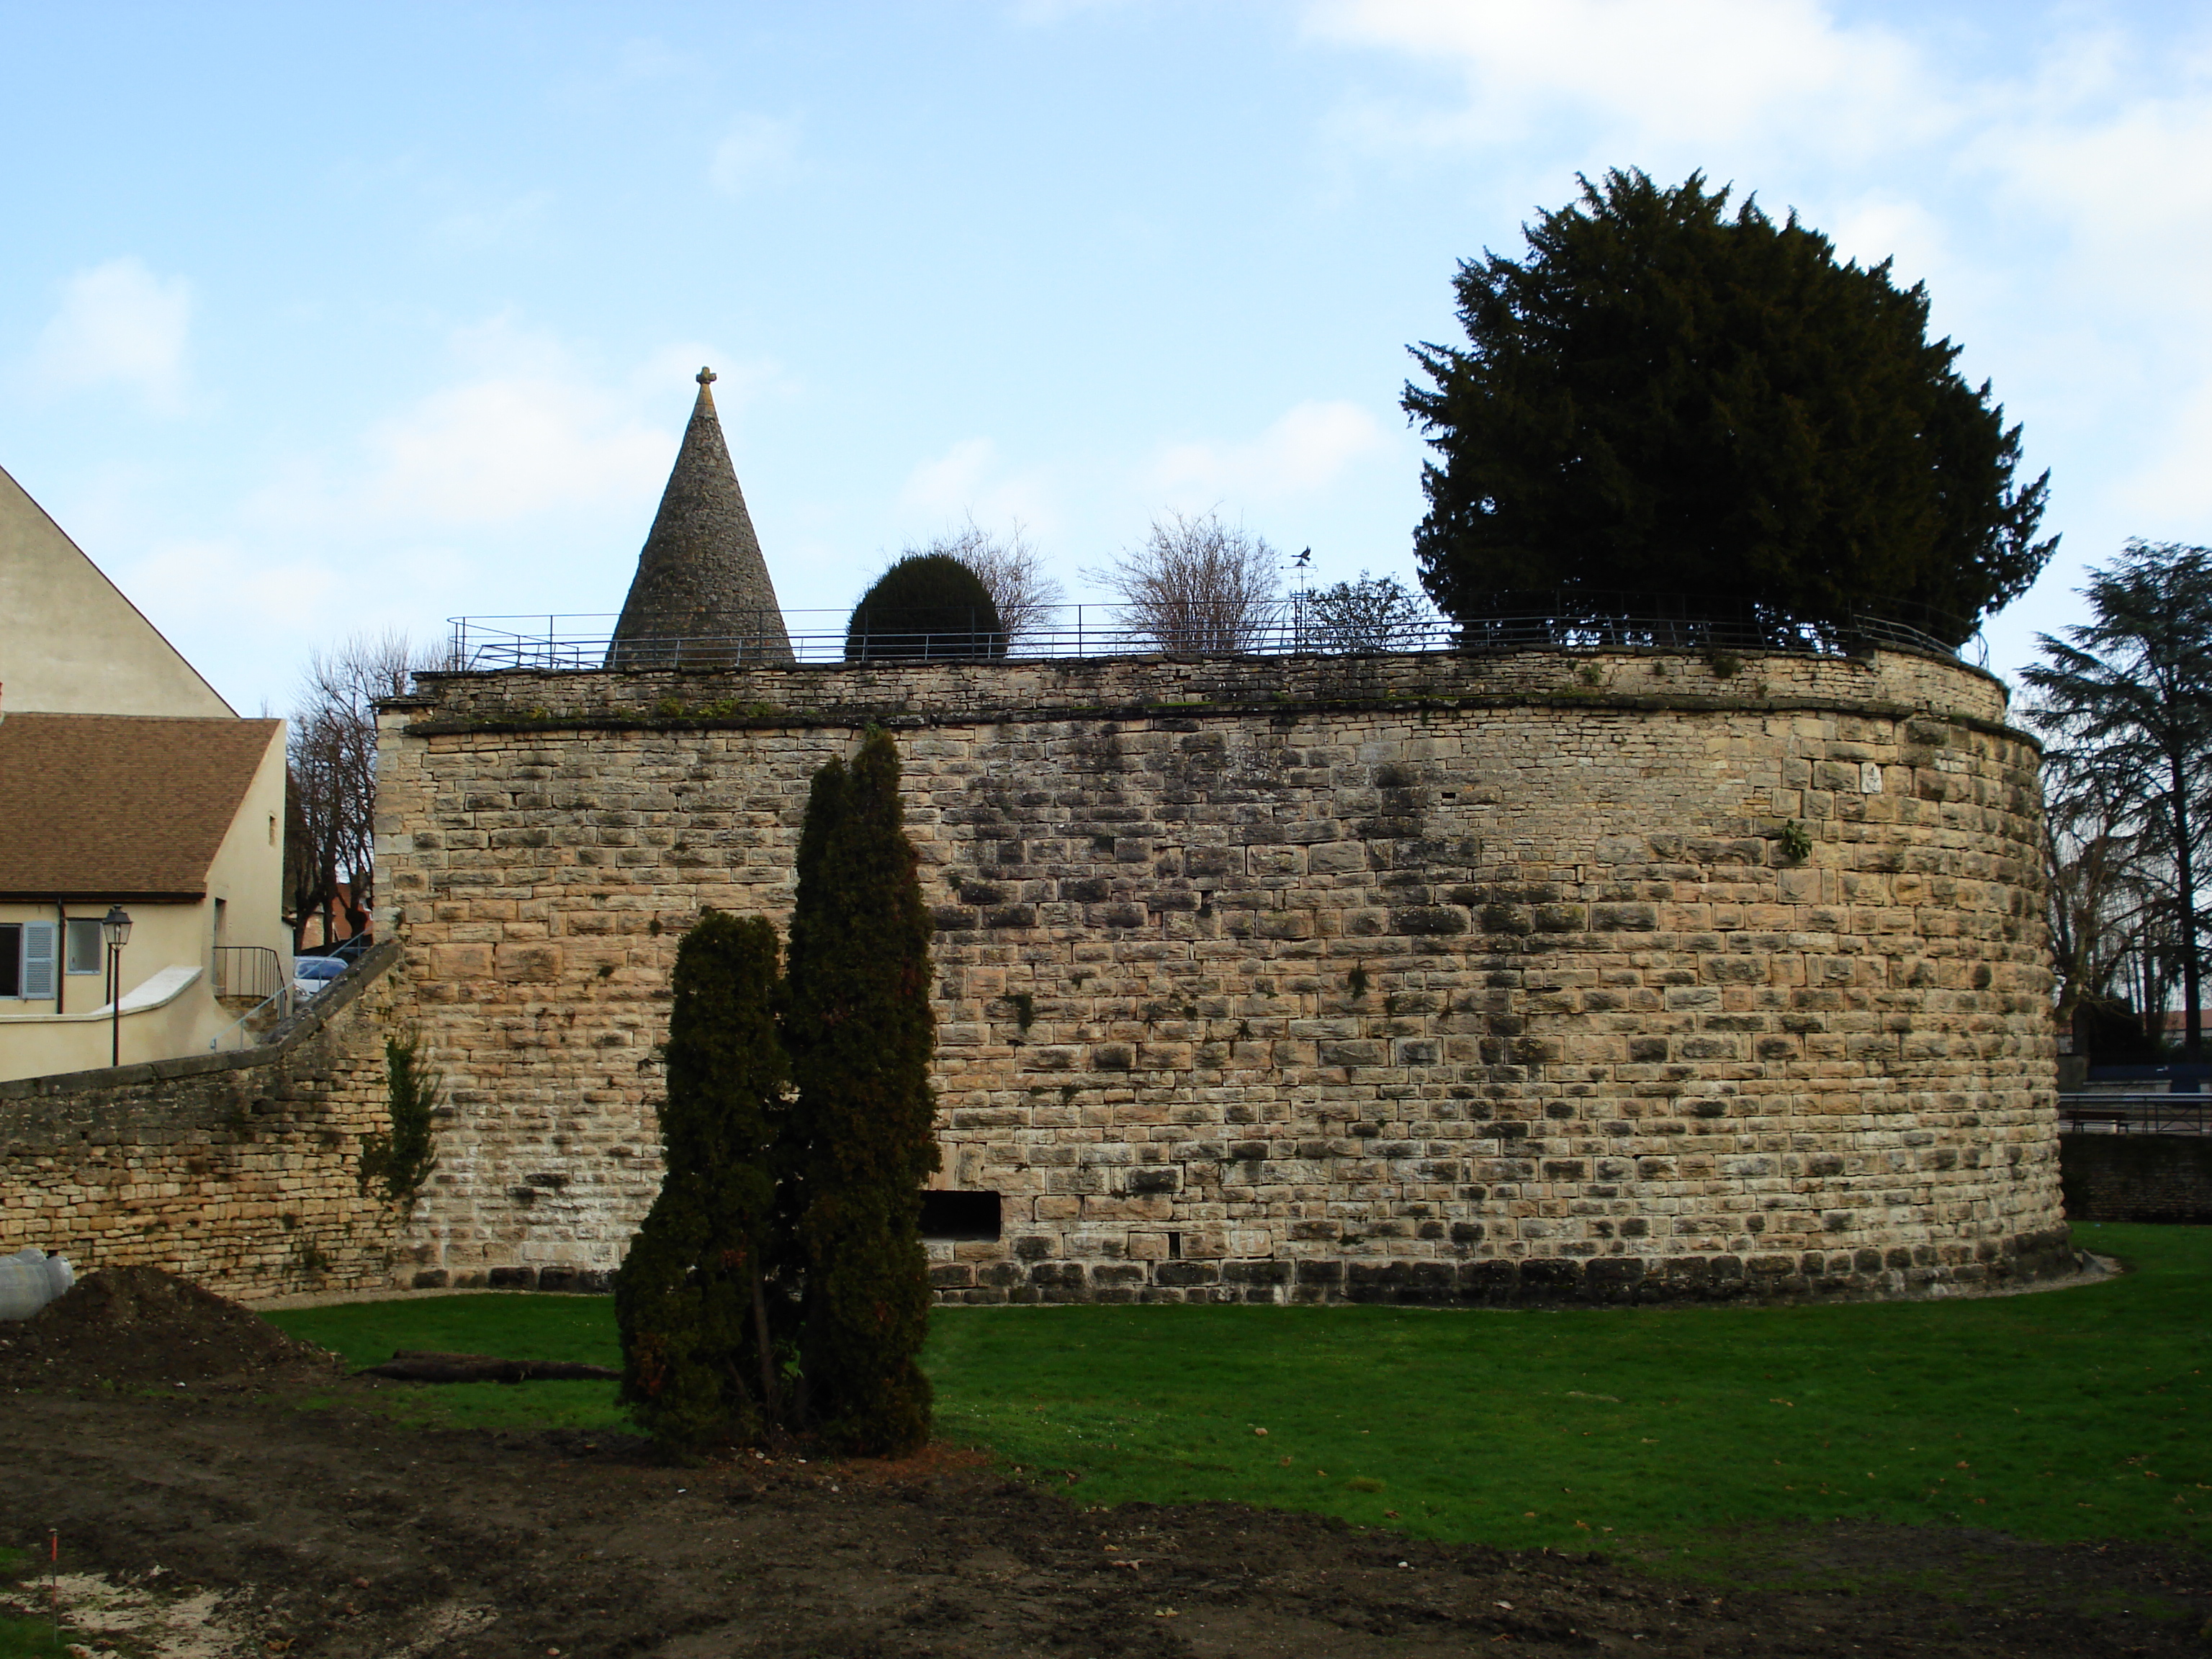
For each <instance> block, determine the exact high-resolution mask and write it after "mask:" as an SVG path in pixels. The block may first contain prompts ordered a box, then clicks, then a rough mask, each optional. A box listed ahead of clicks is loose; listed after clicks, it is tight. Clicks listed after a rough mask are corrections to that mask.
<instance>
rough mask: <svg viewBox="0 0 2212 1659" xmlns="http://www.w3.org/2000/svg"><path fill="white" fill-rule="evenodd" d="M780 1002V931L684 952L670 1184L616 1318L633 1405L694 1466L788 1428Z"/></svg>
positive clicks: (668, 1142)
mask: <svg viewBox="0 0 2212 1659" xmlns="http://www.w3.org/2000/svg"><path fill="white" fill-rule="evenodd" d="M776 992H777V987H776V947H775V930H774V929H773V928H771V927H769V925H768V923H766V922H765V921H759V920H758V919H757V918H747V919H745V920H744V921H740V920H738V918H737V917H734V916H730V915H721V914H719V913H717V912H714V911H709V912H708V913H707V915H704V916H703V917H702V918H701V919H700V921H699V922H698V923H697V925H696V926H695V927H692V928H691V930H690V932H689V933H685V934H684V939H683V942H682V943H681V944H680V945H678V947H677V951H676V973H675V984H674V1006H673V1007H672V1008H671V1010H670V1013H669V1022H668V1048H667V1060H668V1099H667V1102H666V1103H665V1105H664V1106H663V1107H662V1108H661V1110H660V1139H661V1144H662V1147H663V1155H664V1158H665V1165H666V1172H665V1174H664V1175H663V1176H662V1177H661V1183H660V1195H659V1197H658V1198H657V1199H655V1200H653V1208H652V1209H651V1210H650V1211H649V1212H647V1215H646V1218H645V1225H644V1227H643V1228H642V1229H641V1231H639V1232H638V1234H637V1235H636V1236H635V1237H634V1238H632V1239H631V1241H630V1248H629V1255H628V1256H626V1257H625V1258H624V1259H623V1267H622V1273H621V1275H620V1276H619V1277H618V1278H617V1280H616V1283H615V1316H616V1320H617V1323H618V1325H619V1326H620V1328H621V1334H622V1348H623V1382H622V1396H621V1397H622V1400H623V1403H624V1404H625V1405H627V1406H628V1407H629V1408H630V1414H631V1416H632V1417H633V1418H634V1419H635V1420H636V1421H637V1423H638V1425H640V1426H641V1428H643V1429H644V1430H645V1431H646V1432H647V1433H648V1434H650V1435H651V1436H652V1437H653V1438H654V1439H655V1440H656V1441H659V1442H660V1443H662V1444H664V1445H665V1446H667V1447H668V1448H670V1449H672V1450H675V1451H677V1452H679V1453H683V1454H686V1455H692V1454H696V1453H698V1452H701V1451H703V1450H705V1449H708V1448H710V1447H713V1446H715V1445H720V1444H726V1443H732V1442H736V1443H740V1444H742V1443H750V1442H751V1441H754V1440H757V1439H758V1438H759V1437H761V1435H762V1433H763V1431H765V1430H766V1429H767V1428H768V1427H769V1425H771V1424H773V1423H774V1422H775V1421H776V1420H777V1419H778V1418H779V1416H780V1414H781V1413H780V1410H779V1401H778V1398H777V1395H778V1383H777V1378H776V1370H775V1337H776V1332H775V1330H774V1329H773V1328H772V1324H773V1320H772V1316H771V1310H772V1306H773V1304H774V1303H775V1286H774V1285H772V1284H771V1283H770V1282H769V1275H770V1274H771V1273H773V1272H774V1270H775V1267H776V1265H777V1254H778V1253H777V1250H776V1248H775V1247H776V1237H775V1201H776V1184H775V1171H774V1169H773V1165H772V1159H773V1158H774V1156H775V1139H776V1136H775V1130H776V1127H777V1123H776V1119H777V1117H778V1115H780V1114H781V1111H782V1110H783V1106H782V1096H783V1093H784V1089H785V1085H786V1083H787V1080H788V1078H789V1067H788V1063H787V1060H786V1059H785V1056H784V1052H783V1046H782V1043H781V1041H780V1040H779V1038H778V1036H777V1032H776V1025H775V998H776Z"/></svg>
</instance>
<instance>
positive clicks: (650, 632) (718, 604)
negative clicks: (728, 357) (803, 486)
mask: <svg viewBox="0 0 2212 1659" xmlns="http://www.w3.org/2000/svg"><path fill="white" fill-rule="evenodd" d="M713 382H714V371H713V370H711V369H705V368H702V369H701V370H700V371H699V401H698V402H697V403H696V404H693V405H692V406H691V424H690V427H688V428H686V429H685V431H684V447H683V448H682V449H681V450H680V451H678V453H677V456H676V470H675V471H672V472H671V473H670V474H669V475H668V488H667V489H665V490H663V491H662V492H661V495H660V511H659V512H658V513H654V514H653V530H652V532H651V533H650V534H649V535H647V537H646V538H645V550H644V551H643V552H642V553H641V554H639V555H638V559H637V574H636V576H635V577H634V578H633V579H632V580H631V581H630V585H629V599H626V600H625V601H623V612H622V620H621V621H620V622H618V623H616V624H615V637H614V642H613V643H612V644H611V646H609V647H608V648H607V666H608V667H610V668H672V667H677V666H679V665H681V666H686V667H689V666H692V665H697V666H701V667H727V666H731V665H735V664H739V663H745V664H751V663H758V662H774V663H786V662H789V661H791V660H792V654H791V636H790V635H788V634H787V633H785V632H784V628H783V612H782V611H781V609H780V608H779V607H778V605H776V602H775V584H774V583H773V582H771V581H769V576H768V561H767V560H765V559H763V557H761V550H760V538H759V537H757V536H756V535H755V534H754V533H753V520H752V514H750V513H748V512H746V511H745V497H744V491H743V490H741V489H738V474H737V469H736V468H734V467H732V465H730V450H729V446H728V445H727V444H726V443H724V442H723V441H722V422H721V421H720V418H719V417H718V416H716V415H715V413H714V393H713V392H711V391H709V390H708V387H709V386H711V385H712V384H713Z"/></svg>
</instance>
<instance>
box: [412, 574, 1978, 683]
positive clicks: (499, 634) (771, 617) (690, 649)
mask: <svg viewBox="0 0 2212 1659" xmlns="http://www.w3.org/2000/svg"><path fill="white" fill-rule="evenodd" d="M1899 610H1900V611H1907V612H1909V611H1910V610H1911V608H1910V607H1902V606H1900V607H1899ZM617 620H618V618H617V617H615V616H613V615H611V614H607V613H595V614H574V615H560V614H540V615H532V616H507V617H453V618H452V619H451V624H452V629H453V635H452V642H451V647H450V650H449V655H448V659H447V669H448V670H449V671H457V672H464V673H473V672H484V671H495V670H500V669H534V670H538V671H556V672H557V671H592V670H598V669H602V668H609V667H613V668H682V667H701V668H710V667H711V668H732V667H749V666H753V665H763V664H781V663H789V662H793V661H796V662H799V663H805V664H832V663H835V664H844V663H848V662H914V661H927V662H963V661H964V662H1000V661H1008V660H1016V661H1039V660H1046V659H1055V658H1058V659H1065V658H1082V657H1111V656H1132V655H1152V654H1163V653H1164V654H1169V655H1176V656H1251V655H1291V654H1308V653H1314V654H1324V655H1346V656H1352V655H1363V654H1375V653H1398V652H1417V651H1459V652H1503V651H1527V650H1568V651H1578V650H1579V651H1604V650H1617V651H1666V652H1682V651H1705V652H1737V653H1760V652H1783V653H1790V654H1796V655H1810V656H1839V657H1840V656H1864V655H1866V654H1868V653H1870V652H1872V651H1874V650H1876V649H1893V650H1905V651H1912V652H1917V653H1923V654H1929V655H1935V656H1941V657H1951V658H1963V659H1966V660H1968V661H1971V662H1973V663H1975V664H1976V665H1983V664H1985V663H1986V661H1987V659H1988V647H1987V646H1986V644H1985V643H1984V641H1982V639H1981V636H1980V635H1978V634H1972V635H1969V634H1968V633H1967V631H1966V629H1964V628H1962V627H1961V626H1960V624H1959V623H1957V622H1956V621H1955V620H1954V619H1950V618H1946V617H1941V616H1939V615H1937V614H1936V613H1933V612H1923V613H1920V614H1919V622H1920V623H1924V624H1926V625H1925V626H1920V625H1916V623H1913V622H1909V621H1899V620H1897V619H1895V618H1894V617H1876V616H1872V615H1866V614H1862V613H1857V612H1854V613H1851V614H1850V615H1848V616H1846V617H1843V618H1842V619H1841V620H1839V621H1809V622H1808V621H1802V620H1798V619H1795V618H1792V617H1785V616H1783V615H1781V614H1779V613H1778V612H1777V611H1774V610H1773V609H1772V608H1771V607H1768V606H1763V605H1753V604H1747V603H1731V602H1729V601H1725V600H1716V599H1693V598H1688V597H1685V596H1680V595H1650V594H1632V593H1603V592H1589V593H1581V592H1576V593H1500V594H1497V595H1495V596H1493V599H1492V602H1490V603H1488V604H1486V605H1485V606H1484V607H1483V611H1482V614H1481V615H1480V616H1478V617H1468V618H1466V619H1462V620H1458V621H1455V620H1453V619H1452V618H1449V617H1443V616H1439V615H1437V613H1436V612H1434V611H1419V612H1406V613H1402V614H1398V615H1386V616H1381V617H1371V618H1365V619H1363V618H1358V617H1344V616H1342V615H1340V614H1334V613H1330V612H1328V611H1325V610H1324V609H1323V608H1322V607H1318V606H1316V605H1312V604H1311V603H1310V601H1309V599H1308V598H1307V597H1306V596H1297V597H1293V598H1291V599H1281V600H1276V601H1271V602H1269V603H1267V604H1266V605H1258V606H1252V607H1246V608H1244V609H1243V610H1241V611H1230V610H1228V609H1225V608H1221V607H1214V608H1207V607H1205V606H1190V607H1185V608H1182V609H1181V610H1177V611H1170V612H1167V613H1165V614H1163V613H1161V612H1158V611H1146V610H1143V609H1140V608H1139V607H1134V606H1130V605H1054V606H1048V607H1042V608H1040V609H1039V610H1037V611H1035V612H1033V613H1031V614H1030V615H1028V616H1025V617H1022V618H1021V619H1020V620H1019V621H1018V623H1017V624H1016V625H1015V626H1013V627H1012V628H1007V629H1001V630H997V631H992V630H988V629H981V628H978V629H942V628H938V629H913V630H904V629H896V628H891V627H886V626H884V625H883V621H884V619H879V618H870V619H868V621H867V623H866V624H865V625H864V627H863V628H862V629H859V630H853V631H848V625H847V624H848V614H847V613H846V612H844V611H781V612H776V613H773V614H771V613H768V612H762V613H759V614H758V615H757V617H751V618H748V617H744V616H737V617H723V618H720V627H719V629H717V631H715V632H713V633H701V634H696V635H666V636H656V637H638V636H635V635H632V636H629V637H626V638H624V639H623V640H622V641H619V642H617V641H616V639H615V637H614V634H615V625H616V623H617ZM1931 630H1932V631H1931ZM1952 638H1964V639H1966V644H1965V645H1964V646H1960V647H1954V646H1952V645H1950V644H1948V643H1946V641H1947V640H1948V639H1952ZM787 648H788V654H786V650H787Z"/></svg>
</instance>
